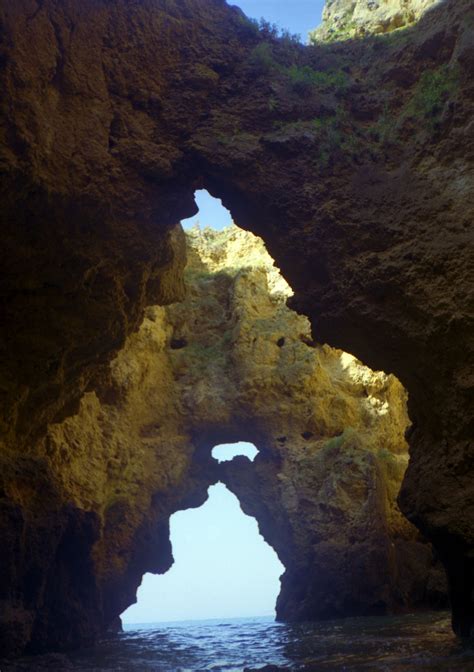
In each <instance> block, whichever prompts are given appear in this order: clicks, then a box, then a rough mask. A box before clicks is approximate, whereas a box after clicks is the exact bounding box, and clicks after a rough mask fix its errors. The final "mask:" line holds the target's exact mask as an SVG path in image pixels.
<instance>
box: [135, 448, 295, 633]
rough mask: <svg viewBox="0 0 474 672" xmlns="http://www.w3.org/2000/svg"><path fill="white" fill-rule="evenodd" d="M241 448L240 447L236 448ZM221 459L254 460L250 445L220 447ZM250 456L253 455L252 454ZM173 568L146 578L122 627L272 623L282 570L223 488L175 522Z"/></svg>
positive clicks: (177, 516) (210, 491)
mask: <svg viewBox="0 0 474 672" xmlns="http://www.w3.org/2000/svg"><path fill="white" fill-rule="evenodd" d="M236 446H238V448H236ZM216 448H218V449H219V450H218V451H217V453H216V454H218V455H219V456H220V459H222V460H225V459H230V457H229V456H230V454H231V453H232V452H233V453H237V454H239V455H246V456H248V457H252V456H253V454H254V453H256V452H257V451H256V449H255V447H254V446H252V445H251V444H243V443H240V444H224V445H221V446H217V447H216ZM252 449H253V450H252ZM170 539H171V544H172V550H173V557H174V564H173V565H172V567H171V568H170V569H169V570H168V571H167V572H166V573H165V574H163V575H154V574H145V576H144V577H143V580H142V584H141V586H140V588H139V590H138V593H137V603H136V604H134V605H132V606H131V607H129V608H128V609H127V610H126V611H125V612H124V613H123V614H122V621H123V624H124V626H125V628H127V626H128V627H131V628H133V626H135V625H137V624H141V623H158V622H177V621H190V620H192V621H200V620H207V619H220V620H227V619H234V618H257V617H274V615H275V603H276V599H277V597H278V593H279V591H280V580H279V579H280V575H281V574H282V573H283V571H284V569H285V568H284V567H283V565H282V564H281V563H280V561H279V559H278V557H277V555H276V553H275V551H274V550H273V549H272V548H271V547H270V546H269V545H268V544H267V543H266V542H265V541H264V539H263V537H262V536H261V535H260V533H259V530H258V525H257V522H256V520H255V519H254V518H253V517H251V516H248V515H246V514H244V513H243V511H242V509H241V507H240V503H239V500H238V499H237V497H236V496H235V495H234V494H233V493H232V492H231V491H230V490H229V489H228V488H227V487H226V486H225V485H224V484H223V483H221V482H219V483H217V484H216V485H212V486H210V487H209V489H208V499H207V501H206V502H205V503H204V504H203V505H202V506H200V507H199V508H195V509H186V510H183V511H178V512H176V513H175V514H173V515H172V516H171V518H170Z"/></svg>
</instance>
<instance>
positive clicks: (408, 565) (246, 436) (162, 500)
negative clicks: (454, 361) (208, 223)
mask: <svg viewBox="0 0 474 672" xmlns="http://www.w3.org/2000/svg"><path fill="white" fill-rule="evenodd" d="M187 239H188V248H187V249H188V266H187V270H186V275H185V279H186V284H187V294H186V298H185V299H184V300H183V301H181V302H179V303H176V304H174V305H172V306H169V307H168V308H163V307H153V308H149V309H148V310H147V314H146V317H145V320H144V322H143V324H142V326H141V328H140V330H139V331H138V332H137V333H136V334H134V335H132V336H131V337H129V339H128V340H127V343H126V345H125V348H124V349H123V350H122V351H121V352H120V353H119V355H118V356H117V358H116V359H115V360H114V361H113V362H112V364H111V387H110V389H109V390H108V391H107V392H106V393H105V394H104V396H103V399H102V401H100V400H99V399H98V397H97V395H96V394H94V393H89V394H87V395H86V396H85V397H84V399H83V401H82V402H81V408H80V411H79V413H78V415H77V416H74V417H71V418H69V419H67V420H66V421H65V422H63V423H62V424H60V425H52V426H51V427H50V430H49V434H48V439H47V450H48V453H49V454H50V455H51V456H52V459H53V463H54V461H55V459H54V456H55V455H58V454H60V453H61V452H66V453H67V454H68V455H71V458H70V465H69V467H68V469H64V468H63V467H61V469H58V471H57V473H56V474H55V477H56V479H57V480H58V481H60V482H62V485H63V488H64V489H65V490H67V491H68V498H69V499H71V500H72V501H74V503H75V506H76V507H77V508H78V509H87V508H92V510H93V511H94V512H95V513H96V516H97V522H98V526H99V530H100V534H99V537H98V539H97V540H94V543H93V545H92V546H91V549H90V552H91V556H92V559H93V562H94V563H95V567H96V570H95V575H96V576H97V578H98V584H97V588H96V592H95V595H94V596H93V597H92V596H91V597H92V600H96V601H97V603H98V604H101V605H102V607H103V618H104V623H103V624H102V625H107V623H108V622H111V621H113V620H115V618H116V617H117V616H118V615H119V614H120V613H121V612H122V611H123V610H124V609H125V608H126V607H127V606H128V605H129V604H130V603H131V602H133V601H134V595H135V591H136V589H137V586H138V584H139V583H140V581H141V577H142V574H143V573H144V572H145V571H154V572H156V573H162V572H163V571H166V569H167V568H168V566H169V565H170V564H171V562H172V556H171V549H170V545H169V528H168V521H169V516H170V515H171V513H173V512H174V511H177V510H180V509H185V508H188V507H190V506H193V507H194V506H199V505H200V504H202V502H203V501H204V499H206V497H207V494H206V493H207V489H208V486H209V485H210V484H212V483H215V482H216V481H218V480H220V481H222V482H223V483H224V484H226V485H227V486H228V487H229V489H230V490H231V491H232V492H234V493H235V494H236V495H237V497H238V498H239V500H240V502H241V505H242V508H243V510H244V512H246V513H248V514H250V515H252V516H254V517H255V518H256V519H257V521H258V523H259V527H260V531H261V534H262V536H263V537H264V539H265V540H266V541H267V542H268V543H269V544H270V545H271V546H272V547H273V548H274V550H275V551H276V552H277V554H278V556H279V558H280V560H281V561H282V563H283V564H284V565H285V567H286V572H285V574H284V576H283V578H282V591H281V595H280V598H279V600H278V603H277V618H279V619H282V620H307V619H315V618H330V617H340V616H347V615H358V614H371V613H372V614H373V613H386V612H392V611H397V610H399V609H405V608H407V607H414V606H419V607H422V606H425V607H426V606H428V605H434V604H440V603H442V601H443V599H444V597H443V595H444V587H443V581H442V575H441V574H440V568H439V567H438V568H437V567H436V566H435V563H434V560H433V557H432V551H431V548H430V546H429V545H428V544H426V542H424V540H422V539H420V538H419V535H418V534H417V532H416V530H415V529H414V528H413V527H412V526H411V525H410V524H409V523H408V522H407V521H406V520H405V519H404V518H403V516H402V515H401V513H400V511H399V510H398V507H397V505H396V501H395V500H396V496H397V493H398V489H399V487H400V483H401V480H402V477H403V473H404V471H405V468H406V464H407V457H408V456H407V449H406V443H405V440H404V438H403V433H404V431H405V428H406V425H407V423H408V417H407V414H406V399H405V392H404V390H403V388H402V387H401V385H400V383H399V382H398V381H397V380H396V379H395V378H394V377H393V376H387V375H386V374H384V373H381V372H379V373H374V372H372V371H370V369H368V368H367V367H364V366H363V365H362V364H360V363H359V362H357V360H355V359H354V358H353V357H351V356H350V355H347V354H344V353H341V352H340V351H336V350H332V349H330V348H328V347H327V346H318V345H317V344H315V343H314V342H312V341H311V333H310V329H309V324H308V321H307V319H306V318H304V317H303V316H300V315H297V314H296V313H294V312H292V311H291V310H289V309H288V308H287V307H286V304H285V301H286V298H287V296H288V294H289V293H290V290H289V287H288V286H287V284H286V283H285V282H284V280H283V279H282V278H281V276H280V275H279V273H278V272H277V270H276V269H275V268H274V267H273V263H272V260H271V258H270V257H269V256H268V254H267V253H266V251H265V249H264V246H263V243H262V242H261V241H260V240H258V239H256V238H255V237H254V236H252V235H251V234H249V233H246V232H243V231H240V230H239V229H237V228H236V227H231V228H229V229H226V230H224V231H223V232H215V231H212V230H210V229H204V230H203V231H200V230H194V231H191V232H189V233H188V234H187ZM243 259H245V264H244V265H242V260H243ZM177 341H179V343H180V344H182V347H179V348H176V347H174V346H173V344H174V343H176V342H177ZM239 440H245V441H248V442H250V443H253V444H254V445H255V446H256V447H257V449H258V450H259V453H258V455H257V456H256V458H255V461H254V462H251V461H250V460H248V458H245V457H237V458H234V460H232V461H230V462H224V463H222V464H219V463H217V462H216V460H215V459H214V458H212V454H211V452H212V448H213V447H214V446H215V445H216V444H218V443H233V442H236V441H239Z"/></svg>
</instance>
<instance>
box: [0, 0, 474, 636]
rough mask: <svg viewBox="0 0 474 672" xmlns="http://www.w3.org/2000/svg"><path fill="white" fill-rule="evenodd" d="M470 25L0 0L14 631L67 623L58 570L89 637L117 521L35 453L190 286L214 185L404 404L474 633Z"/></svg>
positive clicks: (458, 13) (317, 327)
mask: <svg viewBox="0 0 474 672" xmlns="http://www.w3.org/2000/svg"><path fill="white" fill-rule="evenodd" d="M473 12H474V7H473V5H472V2H471V0H447V1H446V2H444V3H440V4H439V5H437V6H435V7H433V9H432V11H429V12H426V13H425V14H424V15H423V16H422V17H421V19H420V20H419V22H418V23H416V24H413V25H412V26H411V27H408V28H407V29H406V30H403V31H395V32H393V33H391V34H389V35H382V36H375V37H372V36H367V37H365V38H364V39H361V40H349V41H347V42H341V43H335V44H319V45H317V46H312V47H308V48H305V47H303V46H302V45H300V44H295V43H293V42H292V41H291V40H289V39H288V38H284V39H280V40H279V39H278V38H277V37H276V36H275V35H274V34H273V33H272V32H271V31H269V30H268V29H267V30H263V31H259V30H258V28H256V27H255V25H254V24H252V23H251V22H249V21H248V20H246V19H245V17H244V16H243V14H242V13H241V12H240V11H238V10H236V9H233V8H231V7H228V6H227V5H226V4H225V3H224V2H223V0H180V2H179V3H178V2H174V1H173V0H166V1H165V0H153V2H143V3H130V2H127V1H126V0H117V1H116V2H113V3H111V2H106V1H105V0H103V1H102V0H99V1H98V0H81V1H80V2H78V0H64V1H62V2H57V1H56V0H42V1H41V2H37V1H36V0H17V1H15V2H3V3H1V4H0V83H1V87H2V91H3V92H4V95H3V96H2V99H1V101H0V174H1V180H0V194H1V198H2V209H1V210H0V224H1V246H0V256H1V258H0V262H1V263H0V268H1V271H2V274H1V278H0V297H1V302H0V319H1V324H2V331H1V340H0V395H1V408H0V411H1V425H0V431H1V432H2V441H3V442H4V445H5V448H3V447H2V478H3V480H4V481H5V486H4V488H3V490H2V491H1V493H0V495H1V499H0V527H1V529H2V536H3V538H4V539H6V540H7V542H6V543H5V544H4V547H3V549H2V554H1V556H0V557H1V563H2V576H6V577H8V580H6V583H5V584H4V585H3V586H2V588H1V591H0V600H1V603H2V607H3V610H2V613H6V612H7V611H8V610H10V612H11V615H12V616H11V618H12V622H13V620H14V618H16V617H18V620H19V622H27V621H28V619H34V620H35V621H36V622H37V623H40V621H41V614H42V613H43V614H44V613H47V612H48V609H46V608H45V610H43V612H41V611H38V604H42V600H46V601H47V602H48V603H49V602H51V604H54V605H56V607H55V608H58V609H59V608H60V607H61V605H62V607H61V608H62V610H63V611H64V612H66V613H69V611H68V606H67V605H69V602H67V597H66V593H67V592H68V591H64V584H62V583H61V581H59V582H58V581H56V580H55V578H56V576H57V575H58V572H59V575H60V576H63V575H64V577H65V578H64V582H65V583H68V582H69V583H70V584H71V588H70V590H71V591H72V592H73V593H74V595H75V598H74V600H75V603H76V604H77V611H76V613H77V618H76V619H75V621H74V622H72V621H71V622H69V623H68V624H67V625H65V630H67V632H66V633H65V639H66V640H67V639H68V638H69V639H70V641H76V642H77V641H80V639H81V636H82V635H83V634H84V624H85V623H88V622H89V615H90V613H92V611H93V609H94V608H95V607H94V606H93V605H94V604H95V602H94V601H92V603H90V604H89V602H88V600H89V596H90V594H92V593H93V592H94V590H95V585H96V582H97V578H96V577H95V574H94V571H95V570H94V563H93V561H92V559H91V556H90V553H89V551H88V549H90V548H91V546H93V545H94V544H95V541H96V538H97V536H98V535H99V536H100V534H101V533H100V529H101V528H100V525H101V523H100V521H99V520H98V519H97V518H96V516H94V515H91V516H85V517H84V516H83V515H82V514H80V513H79V512H77V511H75V510H74V508H73V509H71V508H69V507H68V506H66V504H65V501H66V500H65V499H64V498H63V493H62V490H61V487H62V486H61V485H60V484H59V485H57V484H56V481H55V477H54V476H53V474H52V472H51V468H50V464H49V462H48V460H46V459H45V458H44V457H43V453H42V452H41V451H42V450H43V448H42V447H41V446H42V445H43V444H41V443H40V444H38V441H40V440H41V437H44V433H45V430H46V426H47V425H48V423H51V422H58V421H60V420H61V419H62V418H65V417H67V416H70V415H72V414H73V413H74V412H75V410H76V409H77V403H78V400H79V399H80V397H81V396H82V394H83V393H84V391H85V390H89V391H90V390H92V389H96V390H98V391H99V394H102V392H101V390H104V389H105V387H106V386H107V375H108V374H107V370H108V369H107V364H108V362H109V361H110V359H111V358H112V357H113V356H114V354H116V353H117V351H118V350H119V349H120V347H121V346H122V345H123V343H124V341H125V338H126V336H127V334H130V333H131V332H133V330H134V329H136V328H137V327H138V325H139V324H140V321H141V319H142V317H143V309H144V306H145V304H147V303H148V304H150V303H155V302H166V301H169V300H171V299H172V298H173V297H177V296H178V295H179V293H180V283H181V280H180V273H179V266H180V264H179V254H176V253H174V252H173V244H172V243H171V242H170V240H169V238H168V235H169V231H170V229H171V228H172V227H173V226H174V224H175V223H176V222H178V221H179V220H180V219H182V218H185V217H186V216H189V215H191V214H193V213H194V212H195V209H196V208H195V205H194V202H193V193H194V191H195V189H196V188H198V187H203V186H205V187H207V188H208V189H209V190H210V191H211V192H212V193H213V194H214V195H216V196H219V197H221V198H222V199H223V201H224V203H225V204H226V205H227V207H228V208H229V209H230V210H231V212H232V214H233V216H234V219H235V220H236V221H237V223H238V224H239V225H240V226H242V227H243V228H246V229H249V230H252V231H254V232H255V233H258V234H259V235H261V236H262V238H263V239H264V240H265V242H266V244H267V247H268V249H269V251H270V252H271V254H272V256H273V258H275V260H276V262H277V264H278V266H279V268H280V269H281V270H282V273H283V275H284V277H285V278H286V279H287V280H288V281H289V282H290V284H291V286H292V288H293V289H294V291H295V295H294V297H292V299H291V301H292V305H293V306H294V307H295V308H296V309H297V310H298V311H299V312H300V313H302V314H305V315H307V316H308V317H309V318H310V321H311V325H312V330H313V335H314V337H315V338H316V339H317V340H318V341H320V342H327V343H329V344H331V345H333V346H335V347H339V348H342V349H343V350H346V351H349V352H352V353H354V355H356V356H357V357H358V358H359V359H360V360H362V361H364V362H365V363H366V364H368V365H370V366H371V367H372V368H374V369H383V370H384V371H387V372H394V373H395V374H396V375H397V376H398V378H399V379H400V380H401V381H402V383H403V384H404V386H405V387H406V389H407V390H408V393H409V402H408V403H409V413H410V418H411V420H412V429H411V430H410V434H409V444H410V464H409V468H408V470H407V472H406V476H405V480H404V485H403V486H402V494H401V498H400V503H401V506H402V509H403V511H404V512H405V514H406V515H407V516H408V517H409V518H410V520H411V521H413V522H414V523H415V524H416V525H417V527H418V528H419V529H420V530H422V532H423V533H424V534H425V535H426V536H428V537H429V538H430V540H432V542H433V543H434V545H435V546H436V548H437V550H438V552H439V554H440V556H441V558H442V560H443V563H444V565H445V567H446V569H447V571H448V576H449V581H450V592H451V600H452V605H453V625H454V628H455V630H456V632H457V633H458V634H460V635H462V636H469V635H470V633H471V632H472V631H473V628H474V602H473V595H474V593H473V586H474V579H473V577H474V565H473V563H474V560H473V548H474V527H473V520H474V491H473V482H474V481H473V478H472V476H473V467H472V454H473V443H472V435H473V415H472V409H473V408H474V403H473V389H474V388H473V378H472V371H473V368H474V364H473V362H474V352H473V342H474V337H473V333H474V317H473V303H472V295H473V286H474V278H473V268H472V257H473V243H474V237H473V235H472V221H473V213H474V201H473V199H474V170H473V164H474V156H473V154H472V146H473V141H474V126H473V124H472V118H473V110H474V87H473V84H472V73H473V72H474V49H473V44H474V37H473V30H474V15H473ZM173 259H175V260H176V263H175V262H174V261H173ZM165 269H169V275H168V276H167V277H168V280H167V281H165V280H164V278H163V275H162V273H163V271H164V270H165ZM83 449H84V448H81V450H83ZM76 450H80V448H79V447H77V448H76ZM68 457H69V456H68V454H66V453H65V455H64V460H67V459H68ZM178 498H179V497H178ZM19 501H20V502H23V504H24V506H25V507H26V509H28V510H29V511H33V507H34V506H36V509H37V513H35V514H33V513H31V514H29V515H28V516H26V515H25V513H24V511H25V510H26V509H25V508H23V504H19V503H18V502H19ZM63 505H64V506H63ZM53 510H54V511H56V512H57V515H56V513H55V514H54V515H53ZM117 517H118V519H119V520H120V519H121V518H120V514H117ZM50 557H52V558H55V560H54V562H51V563H49V562H47V561H46V560H45V558H50ZM71 562H73V564H74V563H76V565H74V566H75V569H74V571H73V572H72V575H74V576H76V575H77V576H80V575H83V576H84V577H85V579H84V581H80V580H79V579H77V580H73V579H72V578H71V576H70V574H68V571H66V567H69V566H70V565H69V564H68V563H71ZM146 562H147V560H146V558H145V557H143V558H142V564H146ZM59 568H60V569H59ZM86 584H87V586H88V588H87V590H84V589H83V586H84V585H86ZM90 591H92V593H91V592H90ZM94 599H95V598H94ZM65 600H66V602H67V604H66V602H65ZM19 605H27V607H25V608H24V609H25V613H26V616H25V613H23V612H22V609H23V607H21V606H19ZM81 610H82V613H81ZM71 618H72V617H71ZM60 620H61V619H60ZM66 622H67V619H65V623H66ZM38 627H40V626H39V625H38ZM41 628H43V631H44V632H45V631H46V630H47V629H48V625H47V623H46V620H43V624H42V625H41ZM86 630H87V628H86ZM86 634H87V633H86ZM66 635H67V636H66ZM15 636H18V637H19V639H20V640H21V641H24V640H25V636H24V635H23V634H22V632H21V629H18V628H12V631H11V632H9V631H6V639H7V641H8V642H11V641H13V640H14V637H15ZM26 638H27V636H26ZM38 639H39V640H40V641H46V640H47V638H46V636H45V635H44V636H41V635H38Z"/></svg>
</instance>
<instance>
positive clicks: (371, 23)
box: [310, 0, 443, 41]
mask: <svg viewBox="0 0 474 672" xmlns="http://www.w3.org/2000/svg"><path fill="white" fill-rule="evenodd" d="M442 1H443V0H327V2H326V4H325V6H324V10H323V21H322V24H321V26H320V27H319V28H317V29H316V30H314V31H312V32H311V33H310V39H311V40H315V41H317V40H322V41H333V40H347V39H352V38H357V37H363V36H364V35H371V34H372V35H378V34H381V33H389V32H391V31H393V30H397V29H399V28H406V27H407V26H410V25H412V24H413V23H415V22H416V21H418V20H419V19H420V18H421V17H422V16H423V14H424V13H425V12H426V11H427V10H428V9H430V8H431V7H434V6H435V5H437V4H438V3H439V2H442Z"/></svg>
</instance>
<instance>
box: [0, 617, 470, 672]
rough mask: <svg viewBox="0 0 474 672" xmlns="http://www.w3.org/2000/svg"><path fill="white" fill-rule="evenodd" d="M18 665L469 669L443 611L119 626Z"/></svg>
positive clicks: (216, 670)
mask: <svg viewBox="0 0 474 672" xmlns="http://www.w3.org/2000/svg"><path fill="white" fill-rule="evenodd" d="M61 658H62V657H61ZM23 660H24V662H23V663H20V667H16V666H15V667H12V668H10V666H8V665H7V667H6V668H4V669H6V670H10V669H12V670H15V671H16V670H28V671H29V670H41V671H43V670H45V669H48V670H49V669H51V670H53V669H54V670H56V669H61V670H74V671H80V672H106V671H107V672H197V671H198V670H209V671H210V670H212V671H213V672H243V671H244V670H252V672H253V670H257V669H261V670H262V671H265V672H277V670H280V669H282V670H285V671H288V670H290V671H291V672H300V671H303V670H304V671H305V672H326V671H329V670H332V671H337V672H344V671H347V672H362V671H364V672H374V671H376V670H377V671H378V670H384V671H385V670H387V671H390V672H421V671H426V672H427V671H428V670H429V671H430V672H474V649H473V648H472V646H471V647H468V646H463V645H462V644H461V643H460V642H459V641H457V640H456V638H455V637H454V635H453V633H452V631H451V628H450V617H449V614H448V613H445V612H436V613H428V614H415V615H405V616H397V617H377V618H349V619H343V620H334V621H326V622H324V623H300V624H284V623H276V622H275V621H273V620H272V618H271V617H266V618H233V619H226V620H217V619H216V620H207V621H183V622H178V623H147V624H143V625H127V626H126V630H125V632H123V633H120V634H118V635H114V636H113V637H112V636H111V637H110V638H108V639H105V640H104V641H102V642H101V643H100V644H99V645H98V646H96V647H94V648H90V649H83V650H81V651H78V652H76V653H74V654H69V655H68V656H67V666H66V667H62V666H61V665H60V666H59V667H56V665H54V666H53V665H52V664H51V665H49V664H48V663H46V664H44V663H40V661H39V660H38V661H37V662H36V663H34V661H32V660H31V659H30V660H29V662H27V661H26V660H25V659H23ZM58 662H59V661H58ZM23 665H25V667H23ZM30 666H31V667H30Z"/></svg>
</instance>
